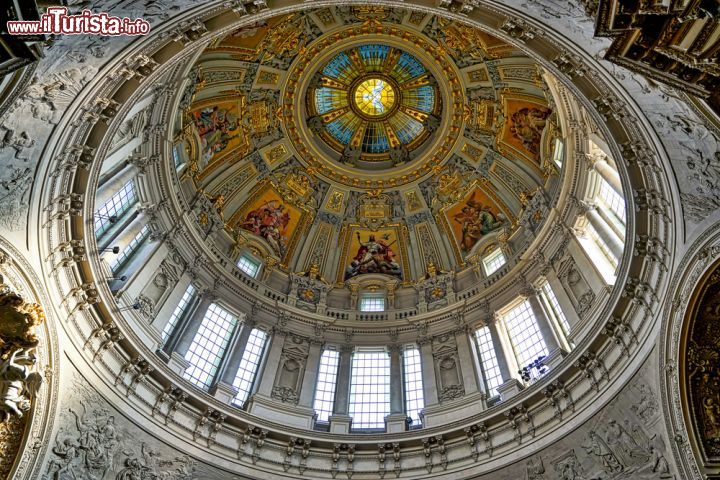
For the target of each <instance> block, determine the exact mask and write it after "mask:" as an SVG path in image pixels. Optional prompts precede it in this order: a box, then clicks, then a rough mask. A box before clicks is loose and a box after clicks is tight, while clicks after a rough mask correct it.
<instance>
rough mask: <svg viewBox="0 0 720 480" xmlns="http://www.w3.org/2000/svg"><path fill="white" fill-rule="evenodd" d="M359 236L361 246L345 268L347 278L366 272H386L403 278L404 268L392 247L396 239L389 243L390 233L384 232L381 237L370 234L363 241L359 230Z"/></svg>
mask: <svg viewBox="0 0 720 480" xmlns="http://www.w3.org/2000/svg"><path fill="white" fill-rule="evenodd" d="M357 238H358V243H360V247H359V248H358V250H357V253H356V254H355V256H354V257H353V259H352V261H351V262H350V265H348V266H347V268H346V269H345V280H348V279H350V278H353V277H356V276H358V275H362V274H365V273H384V274H387V275H392V276H394V277H398V278H399V279H401V280H402V269H401V268H400V264H399V263H397V261H396V260H395V252H394V251H393V249H392V245H393V243H395V241H393V242H390V243H388V240H389V239H390V235H389V234H387V233H386V234H384V235H383V236H382V238H380V239H376V238H375V235H373V234H370V236H369V237H368V241H367V242H363V241H362V240H361V239H360V232H357Z"/></svg>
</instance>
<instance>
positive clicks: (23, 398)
mask: <svg viewBox="0 0 720 480" xmlns="http://www.w3.org/2000/svg"><path fill="white" fill-rule="evenodd" d="M44 320H45V313H44V312H43V309H42V308H41V307H40V306H39V305H37V304H34V303H29V302H26V301H25V300H24V299H23V298H22V297H21V296H20V295H18V294H16V293H15V292H13V291H11V290H10V288H9V287H8V286H7V285H5V284H3V283H2V277H0V452H2V455H0V478H5V477H6V476H7V475H8V473H9V472H10V469H11V468H12V466H13V463H14V459H15V457H16V456H17V455H18V453H19V449H20V445H21V443H22V440H23V436H24V434H25V433H24V432H25V426H26V422H27V417H28V416H27V412H28V411H29V410H30V409H31V408H32V406H33V402H34V401H35V398H36V396H37V393H38V391H39V389H40V386H41V384H42V376H41V375H40V373H38V372H37V367H36V362H37V358H36V349H37V347H38V343H39V340H38V336H37V332H36V328H37V327H39V326H40V324H41V323H42V322H43V321H44Z"/></svg>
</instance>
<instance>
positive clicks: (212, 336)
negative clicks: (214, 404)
mask: <svg viewBox="0 0 720 480" xmlns="http://www.w3.org/2000/svg"><path fill="white" fill-rule="evenodd" d="M236 325H237V317H235V316H234V315H232V314H231V313H230V312H228V311H227V310H225V309H223V308H221V307H220V306H218V305H217V304H214V303H213V304H211V305H210V308H208V310H207V312H205V317H204V318H203V320H202V323H201V324H200V328H199V329H198V331H197V333H196V334H195V338H193V341H192V343H191V344H190V348H189V349H188V352H187V353H186V354H185V360H187V361H188V362H189V363H190V366H189V367H188V369H187V370H186V371H185V375H184V376H185V378H186V379H187V380H189V381H191V382H192V383H194V384H195V385H197V386H198V387H200V388H203V389H206V390H207V389H208V388H210V385H211V384H212V382H213V380H214V379H215V375H216V374H217V371H218V368H219V367H220V362H221V361H222V358H223V357H224V356H225V351H226V350H227V346H228V343H229V342H230V338H231V337H232V334H233V332H234V330H235V326H236Z"/></svg>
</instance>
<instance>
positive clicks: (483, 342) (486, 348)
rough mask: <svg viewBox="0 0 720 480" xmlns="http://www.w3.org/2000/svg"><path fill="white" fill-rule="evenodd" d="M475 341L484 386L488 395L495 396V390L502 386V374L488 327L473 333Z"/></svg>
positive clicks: (496, 391)
mask: <svg viewBox="0 0 720 480" xmlns="http://www.w3.org/2000/svg"><path fill="white" fill-rule="evenodd" d="M475 341H476V342H477V348H478V353H479V354H480V362H481V363H482V364H481V365H480V366H481V367H482V371H483V374H484V375H485V384H486V387H487V390H488V391H489V392H490V395H493V396H494V395H497V394H498V393H499V392H498V390H497V388H498V387H499V386H500V385H502V383H503V379H502V373H500V365H499V364H498V359H497V354H496V353H495V346H494V345H493V341H492V336H491V334H490V328H489V327H481V328H479V329H477V330H476V331H475Z"/></svg>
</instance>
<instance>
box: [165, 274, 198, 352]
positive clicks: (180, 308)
mask: <svg viewBox="0 0 720 480" xmlns="http://www.w3.org/2000/svg"><path fill="white" fill-rule="evenodd" d="M194 296H195V287H194V286H192V284H190V285H188V287H187V290H185V293H184V294H183V296H182V298H181V299H180V303H178V305H177V307H175V310H174V311H173V313H172V315H170V320H168V322H167V324H165V328H163V331H162V334H161V336H162V339H163V341H165V340H167V338H168V336H170V334H171V333H172V332H173V330H175V326H177V324H178V322H179V321H180V319H181V318H183V317H184V316H185V314H186V313H187V310H188V308H189V307H190V303H191V302H192V300H193V297H194Z"/></svg>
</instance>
